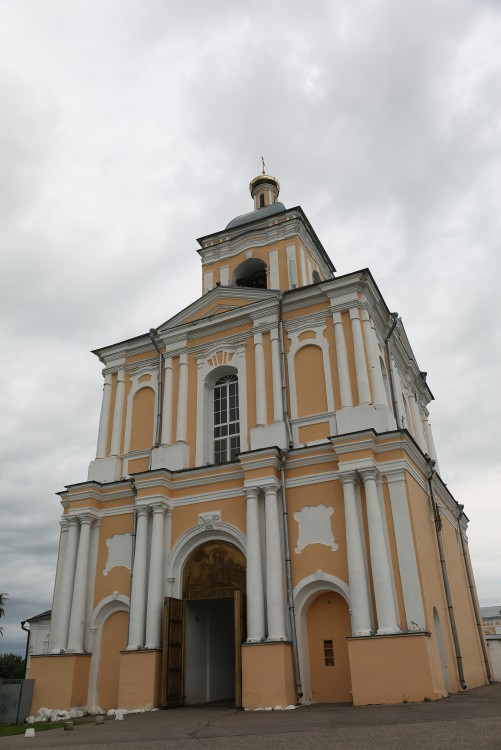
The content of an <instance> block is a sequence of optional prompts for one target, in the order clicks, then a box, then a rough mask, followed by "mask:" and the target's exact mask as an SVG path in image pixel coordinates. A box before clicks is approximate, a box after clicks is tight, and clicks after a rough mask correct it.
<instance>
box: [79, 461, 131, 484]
mask: <svg viewBox="0 0 501 750" xmlns="http://www.w3.org/2000/svg"><path fill="white" fill-rule="evenodd" d="M121 478H122V459H121V458H118V456H108V458H95V459H94V461H91V462H90V464H89V471H88V474H87V481H89V482H99V483H100V484H106V482H118V481H119V480H120V479H121Z"/></svg>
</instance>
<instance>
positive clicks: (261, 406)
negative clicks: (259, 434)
mask: <svg viewBox="0 0 501 750" xmlns="http://www.w3.org/2000/svg"><path fill="white" fill-rule="evenodd" d="M254 359H255V367H256V424H257V425H264V424H267V411H268V407H267V403H266V376H265V369H264V346H263V334H262V333H255V334H254Z"/></svg>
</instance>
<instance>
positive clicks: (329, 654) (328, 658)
mask: <svg viewBox="0 0 501 750" xmlns="http://www.w3.org/2000/svg"><path fill="white" fill-rule="evenodd" d="M324 661H325V666H326V667H333V666H334V648H333V646H332V641H324Z"/></svg>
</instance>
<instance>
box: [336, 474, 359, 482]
mask: <svg viewBox="0 0 501 750" xmlns="http://www.w3.org/2000/svg"><path fill="white" fill-rule="evenodd" d="M337 478H338V479H339V481H340V482H341V484H343V485H344V484H356V482H357V479H358V477H357V472H356V471H339V472H338V475H337Z"/></svg>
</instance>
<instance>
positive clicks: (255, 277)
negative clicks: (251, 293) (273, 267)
mask: <svg viewBox="0 0 501 750" xmlns="http://www.w3.org/2000/svg"><path fill="white" fill-rule="evenodd" d="M267 270H268V269H267V267H266V263H265V262H264V260H261V259H260V258H248V260H244V262H243V263H240V265H239V266H237V267H236V269H235V271H234V273H233V283H234V284H236V285H237V286H247V287H254V288H257V289H266V274H267Z"/></svg>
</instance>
